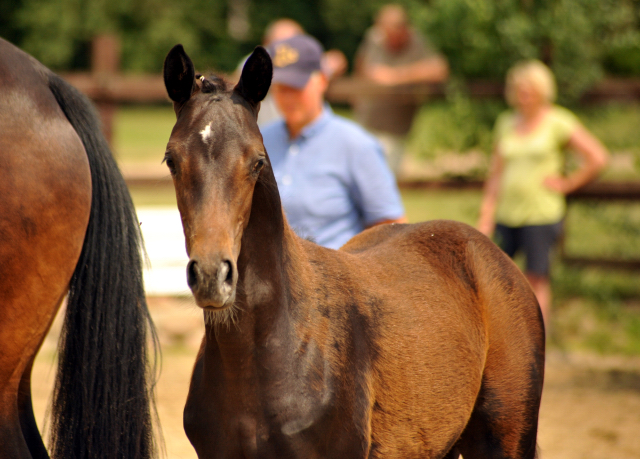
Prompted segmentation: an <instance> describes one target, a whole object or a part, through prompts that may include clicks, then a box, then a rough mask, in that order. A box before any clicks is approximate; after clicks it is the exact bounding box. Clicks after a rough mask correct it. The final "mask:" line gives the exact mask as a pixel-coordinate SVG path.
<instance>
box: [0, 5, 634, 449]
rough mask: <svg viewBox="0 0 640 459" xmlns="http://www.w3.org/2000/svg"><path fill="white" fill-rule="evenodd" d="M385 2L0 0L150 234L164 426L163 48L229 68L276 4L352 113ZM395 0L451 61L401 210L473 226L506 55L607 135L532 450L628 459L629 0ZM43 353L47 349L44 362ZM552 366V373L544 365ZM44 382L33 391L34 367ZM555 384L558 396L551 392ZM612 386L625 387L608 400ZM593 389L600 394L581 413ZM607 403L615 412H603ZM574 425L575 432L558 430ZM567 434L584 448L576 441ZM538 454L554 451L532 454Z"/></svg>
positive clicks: (179, 339) (562, 285)
mask: <svg viewBox="0 0 640 459" xmlns="http://www.w3.org/2000/svg"><path fill="white" fill-rule="evenodd" d="M385 3H387V2H384V1H379V0H207V1H204V0H181V1H179V2H178V1H174V0H0V36H1V37H3V38H5V39H7V40H9V41H10V42H12V43H14V44H15V45H17V46H19V47H20V48H22V49H23V50H25V51H26V52H28V53H30V54H32V55H33V56H34V57H35V58H37V59H38V60H40V61H41V62H43V63H44V64H45V65H47V66H48V67H50V68H51V69H53V70H55V71H56V72H58V73H61V74H62V75H63V76H65V78H67V79H68V80H69V81H71V82H72V83H73V84H75V85H76V86H77V87H78V88H80V89H81V90H82V91H84V92H85V93H87V94H88V95H89V96H90V97H92V99H93V100H94V101H95V102H96V104H97V105H98V107H99V109H100V112H101V115H102V117H103V122H104V124H105V131H106V133H107V135H108V137H109V138H110V141H111V144H112V146H113V150H114V154H115V155H116V157H117V159H118V161H119V163H120V165H121V168H122V170H123V172H124V174H125V176H126V178H127V180H128V183H129V185H130V189H131V191H132V194H133V196H134V201H135V203H136V206H137V207H138V210H139V215H140V220H141V222H142V228H143V231H149V232H148V233H146V232H145V238H146V239H147V246H148V250H149V253H150V258H151V265H152V268H153V269H152V270H154V274H153V276H155V277H154V278H152V277H149V280H148V281H147V285H148V287H149V292H150V293H149V295H150V304H151V306H152V307H153V308H154V311H155V316H154V317H155V318H157V322H158V323H159V325H160V327H161V338H162V339H163V340H164V341H163V346H165V349H166V350H165V358H166V359H169V360H168V361H171V359H172V358H174V359H178V360H180V362H183V363H181V365H183V366H182V367H180V370H176V371H178V372H179V374H178V373H173V372H172V370H171V368H172V367H171V366H169V373H167V371H166V370H165V373H164V374H163V375H164V376H163V378H164V381H167V380H170V379H171V378H172V377H176V378H177V377H178V376H180V378H181V379H179V381H178V382H176V383H175V384H176V386H175V387H174V386H171V387H173V388H172V389H162V390H166V391H167V397H168V398H169V399H171V400H172V402H173V403H174V404H175V406H173V405H172V408H171V410H172V411H171V410H169V411H166V412H165V414H164V415H163V412H161V417H162V416H166V418H167V419H173V421H167V422H169V425H172V424H171V423H172V422H174V423H175V425H176V427H175V429H178V430H180V428H181V427H180V416H181V414H180V412H181V406H182V404H183V403H184V398H182V397H183V395H180V396H178V397H175V394H176V393H180V394H182V393H185V394H186V392H185V391H186V387H185V385H186V384H187V383H188V374H189V372H190V365H191V363H192V362H193V360H192V357H193V355H194V353H195V349H196V348H197V345H198V344H197V343H198V341H199V336H201V316H200V313H199V312H198V311H197V310H196V309H195V307H194V306H193V305H192V304H191V303H190V300H189V294H188V288H187V287H186V282H185V281H184V266H185V264H186V261H185V260H186V258H184V257H185V255H184V250H183V239H181V238H182V234H181V227H180V222H179V219H176V217H175V216H176V213H175V212H176V211H175V197H174V195H173V187H172V185H171V180H170V177H169V176H168V174H167V172H166V170H165V168H164V166H163V165H161V164H160V162H161V160H162V158H163V155H164V148H165V145H166V141H167V140H168V138H169V134H170V132H171V128H172V126H173V122H174V119H175V118H174V115H173V111H172V108H171V105H170V104H169V101H168V99H167V98H166V96H165V93H164V86H163V84H162V78H161V71H162V64H163V60H164V57H165V55H166V53H167V52H168V50H169V49H170V48H171V47H172V46H173V45H175V44H176V43H182V44H183V45H184V46H185V49H186V50H187V52H188V54H189V55H190V57H191V58H192V59H193V61H194V63H195V64H196V69H197V70H198V71H200V72H202V73H222V74H227V75H231V74H232V73H233V71H234V70H235V69H236V68H237V66H238V63H239V62H241V60H242V59H243V57H244V56H246V55H247V54H248V53H249V52H251V50H252V49H253V48H254V47H255V46H256V45H257V44H260V43H261V41H262V36H263V33H264V30H265V27H266V26H267V25H268V24H269V23H270V22H272V21H273V20H275V19H278V18H282V17H288V18H291V19H294V20H296V21H297V22H299V23H300V24H301V25H302V26H303V27H304V28H305V30H306V31H307V32H308V33H309V34H311V35H313V36H315V37H316V38H318V39H319V40H320V41H321V42H322V44H323V45H324V46H325V48H326V49H338V50H340V51H342V52H343V53H344V55H345V56H346V58H347V60H348V63H349V69H348V70H347V72H346V73H345V74H344V75H343V76H342V77H339V78H337V79H336V80H334V81H333V82H332V83H331V86H330V89H329V93H328V100H329V102H330V103H331V104H332V106H333V108H334V110H336V111H337V112H338V113H339V114H341V115H344V116H346V117H353V115H352V111H351V108H350V96H351V94H350V90H351V89H352V88H353V85H352V83H353V82H352V81H351V76H350V75H351V71H352V69H353V61H354V56H355V52H356V49H357V47H358V44H359V43H360V42H361V40H362V38H363V35H364V33H365V31H366V30H367V28H368V27H370V26H371V24H372V22H373V18H374V15H375V13H376V12H377V11H378V9H379V8H380V6H382V5H383V4H385ZM398 3H400V4H402V5H404V6H405V7H406V8H407V10H408V12H409V17H410V18H411V22H412V24H413V26H414V27H416V28H417V29H418V30H420V31H421V32H422V33H423V34H424V35H425V36H427V37H428V39H429V41H430V42H431V43H432V44H433V45H434V47H435V48H437V49H438V50H439V51H440V52H441V53H442V54H443V55H444V56H445V57H446V58H447V60H448V62H449V65H450V71H451V75H450V78H449V79H448V81H447V82H446V83H444V84H439V85H418V86H417V87H414V88H413V89H414V91H413V94H414V95H415V97H417V98H419V99H420V100H421V102H422V107H421V109H420V111H419V113H418V116H417V117H416V119H415V121H414V124H413V127H412V130H411V132H410V133H409V137H408V145H407V153H406V155H405V158H404V162H403V164H402V173H401V174H400V175H399V176H398V177H399V183H400V186H401V191H402V196H403V200H404V204H405V206H406V209H407V214H408V217H409V219H410V221H412V222H416V221H421V220H427V219H435V218H448V219H455V220H460V221H463V222H466V223H469V224H472V225H473V224H475V223H476V221H477V218H478V212H479V206H480V199H481V189H480V187H481V185H482V181H483V179H484V177H485V176H486V173H487V167H488V158H489V154H490V150H491V143H492V130H493V126H494V123H495V120H496V117H497V115H498V114H499V113H500V112H502V111H503V110H505V108H506V104H505V102H504V97H503V81H504V77H505V73H506V71H507V70H508V69H509V68H510V67H511V66H512V65H513V64H514V63H515V62H516V61H518V60H521V59H527V58H537V59H540V60H542V61H543V62H545V63H546V64H548V65H549V67H550V68H551V69H552V70H553V72H554V74H555V76H556V78H557V82H558V87H559V90H558V94H559V100H558V103H559V104H561V105H564V106H566V107H569V108H570V109H571V110H572V111H574V113H576V114H577V115H578V117H579V118H580V119H581V121H582V122H583V123H584V124H585V126H586V127H587V128H588V129H589V130H590V131H591V132H593V133H594V134H595V135H596V136H597V137H598V138H599V139H600V140H601V141H602V142H603V143H604V144H605V145H606V146H607V147H608V148H609V150H610V152H611V154H612V157H611V163H610V165H609V167H608V169H607V170H606V172H605V173H604V174H603V176H602V177H601V178H600V180H599V181H598V182H597V183H595V184H594V185H593V186H591V187H590V188H589V189H587V190H583V191H582V192H580V193H576V195H575V196H572V197H570V200H569V210H568V213H567V218H566V225H565V235H564V241H563V242H562V244H561V245H560V249H559V251H558V254H557V256H556V258H555V261H554V267H553V269H552V289H553V297H554V304H553V309H552V314H551V324H552V326H551V333H550V337H549V340H548V343H549V350H550V362H551V364H554V362H555V365H556V366H555V367H553V366H552V367H551V368H550V370H551V371H552V372H551V373H549V374H550V377H549V378H548V381H549V386H548V387H549V389H545V390H548V391H549V392H548V393H549V395H548V396H545V397H546V398H545V402H544V403H546V405H545V406H543V411H542V413H543V418H542V420H541V443H542V449H543V455H542V457H558V458H559V457H563V458H573V457H576V458H578V457H602V458H609V457H617V458H621V457H629V458H633V457H636V458H638V457H640V440H639V439H638V438H640V435H637V434H638V433H639V432H640V1H639V0H402V1H399V2H398ZM167 216H169V217H167ZM171 216H172V217H171ZM166 218H169V219H170V220H169V222H168V223H167V220H166ZM154 228H155V229H156V230H155V232H153V231H150V230H153V229H154ZM152 233H153V234H152ZM167 240H171V241H172V244H174V245H173V248H167ZM176 247H177V249H176ZM150 276H151V275H150ZM46 349H47V347H46V346H45V350H46ZM52 349H53V345H51V347H50V348H49V351H48V352H49V354H46V353H45V354H46V357H45V358H47V359H49V360H51V359H53V358H54V357H53V350H52ZM47 368H49V367H47ZM554 368H556V369H561V370H562V371H559V372H556V373H553V370H554ZM42 371H44V373H42V374H43V375H44V374H47V373H46V370H42ZM571 371H573V373H572V372H571ZM167 378H168V379H167ZM42 381H43V384H44V385H45V386H46V378H45V377H44V376H43V378H42ZM161 381H162V380H161ZM590 384H592V385H593V387H592V386H591V385H590ZM43 387H44V386H43ZM162 387H164V386H162V385H160V386H159V390H161V388H162ZM554 387H555V389H558V390H560V389H562V390H564V392H563V391H562V390H560V391H559V392H558V391H556V392H553V388H554ZM592 389H593V391H595V392H593V393H592V392H589V391H590V390H592ZM37 390H39V389H38V388H37V387H35V388H34V391H37ZM42 390H43V392H42V393H43V394H45V393H46V392H44V389H42ZM585 394H586V395H585ZM589 394H591V395H589ZM620 394H623V395H625V394H626V395H625V397H626V398H625V397H623V398H621V399H620V400H618V399H615V400H614V398H615V397H618V396H619V395H620ZM185 396H186V395H185ZM43 397H45V398H46V395H43ZM554 397H555V398H554ZM589 397H592V398H593V400H594V403H595V404H593V405H589V404H585V405H584V407H582V408H581V409H580V408H579V407H580V405H581V403H583V404H584V403H586V401H585V400H587V399H588V398H589ZM607 397H614V398H607ZM595 400H600V402H598V403H599V404H598V403H596V402H595ZM36 403H37V402H36ZM618 405H619V406H620V410H621V411H620V412H616V411H615V410H614V408H613V407H614V406H618ZM545 407H546V408H545ZM632 407H635V408H633V410H632ZM163 409H164V408H163ZM545 410H546V411H545ZM594 410H597V411H598V412H599V416H604V413H605V412H607V411H609V410H614V411H613V414H611V413H610V414H611V416H612V418H611V419H610V420H608V421H606V422H605V421H603V422H601V423H595V424H594V423H592V422H591V421H590V420H588V418H590V417H591V416H592V415H594ZM627 411H629V412H630V413H627ZM545 413H546V416H547V417H545V416H544V415H545ZM569 413H573V415H570V414H569ZM616 416H617V417H616ZM573 418H575V421H576V423H575V425H574V424H571V423H570V419H573ZM38 420H39V421H40V417H38ZM551 420H555V421H554V422H555V424H553V423H550V422H551ZM545 422H547V423H550V424H545ZM163 423H165V421H164V420H163ZM567 423H568V424H567ZM604 423H606V424H607V425H604ZM567 426H571V427H567ZM563 429H564V430H563ZM166 430H167V428H166V423H165V431H166ZM634 432H635V434H634ZM579 434H580V435H583V436H582V437H579V440H576V438H578V437H576V438H573V439H572V440H570V439H569V438H568V437H570V436H572V435H574V436H575V435H579ZM165 435H166V432H165ZM175 441H176V442H177V443H175V444H176V445H179V446H176V448H177V449H175V450H173V449H172V448H174V446H173V445H174V444H173V443H172V442H173V440H168V446H167V449H168V451H169V454H168V456H169V457H191V456H190V451H191V450H190V447H189V445H188V443H185V444H186V446H184V445H183V443H184V442H186V438H184V434H183V433H182V437H181V438H180V439H178V440H175ZM181 442H182V443H181ZM577 443H580V444H581V445H582V449H579V451H582V452H576V451H578V450H577V449H576V447H575V445H576V444H577ZM553 445H555V446H553ZM180 448H183V449H182V450H181V449H180ZM554 448H555V449H554ZM545 449H546V450H547V452H549V451H551V453H548V454H547V455H545V454H544V451H545ZM172 451H173V452H172ZM175 451H184V452H180V453H177V452H175ZM554 454H555V455H554Z"/></svg>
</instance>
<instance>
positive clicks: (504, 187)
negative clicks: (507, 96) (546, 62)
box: [494, 105, 580, 227]
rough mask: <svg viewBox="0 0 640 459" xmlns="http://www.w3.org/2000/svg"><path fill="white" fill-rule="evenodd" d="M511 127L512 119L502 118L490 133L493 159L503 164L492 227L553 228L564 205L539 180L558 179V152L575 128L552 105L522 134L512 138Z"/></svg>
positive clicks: (575, 123) (510, 113)
mask: <svg viewBox="0 0 640 459" xmlns="http://www.w3.org/2000/svg"><path fill="white" fill-rule="evenodd" d="M515 122H516V114H515V113H514V112H513V111H508V112H505V113H503V114H502V115H500V116H499V117H498V120H497V121H496V126H495V130H494V136H495V137H494V139H495V143H496V146H497V147H498V154H500V155H501V156H502V158H503V160H504V170H503V173H502V177H501V181H500V192H499V196H498V205H497V210H496V221H497V222H498V223H501V224H503V225H506V226H511V227H518V226H526V225H548V224H552V223H557V222H559V221H560V220H561V219H562V218H563V216H564V213H565V209H566V204H565V199H564V196H563V195H562V194H561V193H557V192H555V191H552V190H550V189H549V188H547V187H546V186H545V185H544V179H545V178H547V177H549V176H552V175H561V174H562V169H563V164H564V156H563V148H564V146H565V145H566V144H567V142H568V141H569V139H570V137H571V135H572V134H573V132H574V131H575V130H576V128H577V127H578V126H579V125H580V122H579V121H578V119H577V118H576V116H575V115H574V114H573V113H571V112H570V111H569V110H567V109H565V108H562V107H559V106H556V105H554V106H552V107H551V110H550V111H549V112H547V114H546V116H545V117H544V119H543V120H542V121H541V122H540V124H538V126H536V128H535V129H534V130H533V131H531V132H529V133H527V134H519V133H517V132H516V130H515Z"/></svg>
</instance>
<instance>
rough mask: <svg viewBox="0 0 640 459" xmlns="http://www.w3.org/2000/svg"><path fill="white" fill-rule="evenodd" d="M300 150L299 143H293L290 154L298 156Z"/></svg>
mask: <svg viewBox="0 0 640 459" xmlns="http://www.w3.org/2000/svg"><path fill="white" fill-rule="evenodd" d="M299 152H300V147H299V146H298V145H291V146H290V147H289V154H290V155H291V156H296V155H297V154H298V153H299Z"/></svg>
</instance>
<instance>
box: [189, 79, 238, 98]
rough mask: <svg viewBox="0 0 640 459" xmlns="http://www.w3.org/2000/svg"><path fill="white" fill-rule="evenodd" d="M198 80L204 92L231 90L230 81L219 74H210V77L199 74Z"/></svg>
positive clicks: (220, 92) (213, 92)
mask: <svg viewBox="0 0 640 459" xmlns="http://www.w3.org/2000/svg"><path fill="white" fill-rule="evenodd" d="M196 80H197V81H198V87H199V88H200V91H201V92H203V93H204V94H213V95H215V94H223V93H227V92H229V91H231V89H230V84H229V82H228V81H227V80H225V79H224V78H223V77H221V76H218V75H210V76H209V78H206V77H205V76H204V75H202V74H197V75H196Z"/></svg>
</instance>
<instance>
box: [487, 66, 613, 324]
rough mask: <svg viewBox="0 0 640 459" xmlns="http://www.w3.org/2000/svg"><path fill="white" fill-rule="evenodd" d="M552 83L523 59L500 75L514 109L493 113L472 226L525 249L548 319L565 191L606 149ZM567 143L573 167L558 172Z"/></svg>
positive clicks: (509, 248) (585, 176)
mask: <svg viewBox="0 0 640 459" xmlns="http://www.w3.org/2000/svg"><path fill="white" fill-rule="evenodd" d="M555 93H556V88H555V82H554V77H553V74H552V73H551V71H550V70H549V68H548V67H547V66H545V65H544V64H543V63H541V62H539V61H526V62H523V63H520V64H517V65H516V66H514V67H513V68H512V69H511V70H510V71H509V73H508V74H507V80H506V88H505V95H506V99H507V102H508V103H509V105H511V106H512V107H513V109H514V110H511V111H507V112H505V113H503V114H502V115H500V116H499V117H498V120H497V121H496V126H495V132H494V152H493V157H492V162H491V168H490V171H489V176H488V178H487V180H486V182H485V188H484V196H483V200H482V206H481V209H480V219H479V222H478V229H479V230H480V231H482V232H483V233H484V234H486V235H487V236H492V235H493V233H494V231H495V233H496V240H497V242H498V244H499V245H500V246H501V247H502V249H503V250H505V252H506V253H507V254H508V255H509V256H513V255H514V254H515V252H517V251H518V250H522V251H523V252H524V253H525V256H526V270H525V274H526V276H527V278H528V279H529V282H530V283H531V286H532V287H533V290H534V292H535V294H536V297H537V298H538V302H539V303H540V308H541V310H542V314H543V317H544V320H545V324H548V316H549V309H550V305H551V289H550V284H549V254H550V251H551V249H552V247H553V245H554V244H555V242H556V240H557V237H558V236H559V234H560V230H561V222H562V219H563V217H564V213H565V195H566V194H568V193H571V192H572V191H574V190H577V189H578V188H580V187H582V186H583V185H585V184H587V183H589V182H590V181H591V180H593V179H594V178H595V177H596V176H597V175H598V173H599V172H600V171H601V170H602V169H603V168H604V167H605V165H606V164H607V159H608V152H607V150H606V148H605V147H604V146H603V145H602V144H601V143H600V142H599V141H598V140H597V139H596V138H595V137H594V136H593V135H592V134H591V133H590V132H589V131H587V130H586V129H585V128H584V126H582V125H581V124H580V122H579V121H578V119H577V118H576V117H575V115H573V113H571V112H570V111H569V110H566V109H564V108H562V107H559V106H557V105H554V104H553V101H554V100H555ZM565 148H570V149H571V150H572V151H575V152H577V153H578V154H579V156H580V157H581V158H582V162H581V166H580V167H579V168H578V169H577V170H576V171H575V172H573V173H571V174H570V175H568V176H563V174H562V169H563V164H564V156H563V152H564V150H565Z"/></svg>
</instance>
